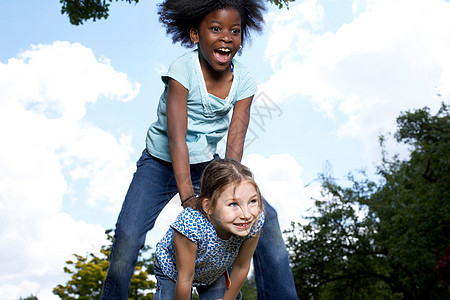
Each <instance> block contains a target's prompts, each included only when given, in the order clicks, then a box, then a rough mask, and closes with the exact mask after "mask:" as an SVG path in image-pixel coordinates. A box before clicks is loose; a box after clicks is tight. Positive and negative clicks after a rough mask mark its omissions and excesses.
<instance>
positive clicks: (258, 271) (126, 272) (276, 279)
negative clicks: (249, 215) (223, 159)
mask: <svg viewBox="0 0 450 300" xmlns="http://www.w3.org/2000/svg"><path fill="white" fill-rule="evenodd" d="M218 158H219V157H218V155H216V156H215V159H218ZM208 163H209V162H206V163H200V164H193V165H191V168H190V171H191V179H192V184H193V185H194V190H195V192H197V193H199V184H200V177H201V174H202V172H203V169H204V168H205V167H206V166H207V165H208ZM136 165H137V170H136V172H135V173H134V176H133V180H132V181H131V184H130V187H129V189H128V192H127V195H126V197H125V200H124V202H123V204H122V209H121V211H120V214H119V217H118V219H117V223H116V229H115V234H114V242H113V245H112V248H111V254H110V257H109V261H110V266H109V269H108V274H107V275H106V279H105V283H104V286H103V294H102V297H101V299H103V300H116V299H117V300H123V299H128V289H129V287H130V281H131V277H132V276H133V271H134V267H135V265H136V260H137V257H138V254H139V250H140V249H141V248H142V247H143V246H144V244H145V236H146V234H147V232H148V231H149V230H151V229H152V228H153V226H154V225H155V221H156V218H157V217H158V215H159V214H160V212H161V211H162V209H163V208H164V207H165V206H166V204H167V203H168V202H169V201H170V199H172V197H173V196H175V195H176V194H177V193H178V189H177V185H176V182H175V176H174V174H173V169H172V164H171V163H168V162H165V161H162V160H159V159H157V158H154V157H152V156H151V155H150V154H149V153H148V152H147V151H146V150H144V151H143V153H142V156H141V158H140V159H139V160H138V161H137V163H136ZM264 204H265V208H266V220H265V224H264V226H263V229H262V232H261V237H260V239H259V242H258V246H257V248H256V251H255V255H254V266H255V278H256V283H257V289H258V299H270V300H271V299H283V300H289V299H297V294H296V292H295V286H294V279H293V277H292V272H291V269H290V266H289V258H288V253H287V251H286V246H285V244H284V241H283V238H282V235H281V231H280V227H279V224H278V219H277V214H276V211H275V210H274V209H273V208H272V207H271V206H270V205H269V204H268V203H267V202H266V201H265V200H264ZM167 225H169V224H167Z"/></svg>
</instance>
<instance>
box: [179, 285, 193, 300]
mask: <svg viewBox="0 0 450 300" xmlns="http://www.w3.org/2000/svg"><path fill="white" fill-rule="evenodd" d="M191 287H192V284H188V283H187V282H181V281H179V280H178V281H177V283H176V285H175V300H189V299H191Z"/></svg>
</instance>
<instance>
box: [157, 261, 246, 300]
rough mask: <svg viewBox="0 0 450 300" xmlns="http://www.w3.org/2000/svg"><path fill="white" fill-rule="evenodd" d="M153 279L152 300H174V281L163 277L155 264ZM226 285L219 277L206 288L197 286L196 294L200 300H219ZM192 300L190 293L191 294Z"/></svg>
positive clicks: (238, 296)
mask: <svg viewBox="0 0 450 300" xmlns="http://www.w3.org/2000/svg"><path fill="white" fill-rule="evenodd" d="M154 269H155V277H156V280H157V282H156V293H155V295H154V296H153V300H173V299H175V285H176V283H175V281H173V280H172V279H170V278H169V277H167V276H166V275H164V273H163V272H162V271H161V268H160V267H159V266H158V264H157V263H155V268H154ZM226 288H227V283H226V281H225V276H223V275H222V276H221V277H220V278H219V279H217V280H216V281H215V282H213V283H212V284H210V285H207V286H198V287H197V288H196V289H197V293H198V295H199V298H200V300H211V299H221V298H223V295H224V294H225V290H226ZM191 299H192V293H191ZM241 299H242V297H241V293H240V292H239V294H238V295H237V297H236V300H241Z"/></svg>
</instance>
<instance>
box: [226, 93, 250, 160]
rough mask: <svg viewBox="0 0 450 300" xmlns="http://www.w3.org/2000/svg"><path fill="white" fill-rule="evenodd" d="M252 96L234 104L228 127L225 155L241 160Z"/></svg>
mask: <svg viewBox="0 0 450 300" xmlns="http://www.w3.org/2000/svg"><path fill="white" fill-rule="evenodd" d="M252 100H253V96H251V97H248V98H246V99H243V100H239V101H237V102H236V104H235V105H234V109H233V116H232V117H231V122H230V128H229V129H228V138H227V149H226V154H225V157H231V158H234V159H236V160H238V161H241V159H242V155H243V153H244V141H245V134H246V133H247V128H248V123H249V121H250V106H251V104H252Z"/></svg>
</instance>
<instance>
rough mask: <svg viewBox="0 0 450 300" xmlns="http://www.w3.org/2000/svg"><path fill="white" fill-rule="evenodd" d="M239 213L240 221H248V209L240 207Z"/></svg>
mask: <svg viewBox="0 0 450 300" xmlns="http://www.w3.org/2000/svg"><path fill="white" fill-rule="evenodd" d="M241 211H242V214H241V216H240V218H241V219H243V220H248V219H250V215H251V214H250V210H249V209H248V207H241Z"/></svg>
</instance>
